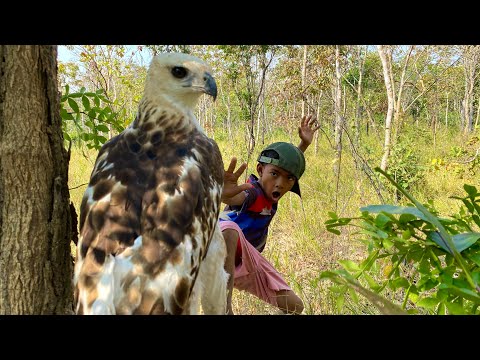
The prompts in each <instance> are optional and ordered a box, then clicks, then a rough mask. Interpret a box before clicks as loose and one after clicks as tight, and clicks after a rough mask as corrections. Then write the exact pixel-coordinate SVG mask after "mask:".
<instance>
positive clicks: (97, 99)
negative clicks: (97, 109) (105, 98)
mask: <svg viewBox="0 0 480 360" xmlns="http://www.w3.org/2000/svg"><path fill="white" fill-rule="evenodd" d="M93 102H94V103H95V106H100V99H99V97H98V96H95V97H94V98H93Z"/></svg>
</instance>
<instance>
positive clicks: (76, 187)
mask: <svg viewBox="0 0 480 360" xmlns="http://www.w3.org/2000/svg"><path fill="white" fill-rule="evenodd" d="M85 185H88V183H85V184H81V185H78V186H75V187H72V188H69V189H68V190H69V191H70V190H74V189H78V188H79V187H81V186H85Z"/></svg>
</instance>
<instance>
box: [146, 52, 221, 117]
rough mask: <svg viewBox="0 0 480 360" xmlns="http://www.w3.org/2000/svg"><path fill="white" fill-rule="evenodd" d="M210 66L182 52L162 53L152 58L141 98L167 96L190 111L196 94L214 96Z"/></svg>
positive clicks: (153, 98)
mask: <svg viewBox="0 0 480 360" xmlns="http://www.w3.org/2000/svg"><path fill="white" fill-rule="evenodd" d="M211 72H212V70H211V68H210V66H208V65H207V64H206V63H205V62H204V61H203V60H200V59H198V58H196V57H195V56H192V55H188V54H182V53H163V54H160V55H157V56H155V57H154V58H153V59H152V62H151V64H150V68H149V70H148V73H147V79H146V82H145V95H144V96H145V97H146V98H148V99H150V100H153V101H155V99H156V98H158V97H163V98H165V97H167V98H168V101H170V102H173V103H175V104H176V105H177V106H181V107H183V108H188V109H190V110H193V109H194V107H195V105H196V104H197V101H198V99H199V98H200V95H202V94H203V93H206V94H208V95H211V96H213V99H214V100H215V99H216V97H217V84H216V83H215V79H214V78H213V77H212V75H211Z"/></svg>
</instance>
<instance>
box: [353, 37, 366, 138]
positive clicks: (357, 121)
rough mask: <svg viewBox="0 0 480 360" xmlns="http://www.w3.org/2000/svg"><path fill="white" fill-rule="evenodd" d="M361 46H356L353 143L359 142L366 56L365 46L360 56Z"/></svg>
mask: <svg viewBox="0 0 480 360" xmlns="http://www.w3.org/2000/svg"><path fill="white" fill-rule="evenodd" d="M362 49H363V48H362V47H361V46H359V47H358V72H359V75H358V84H357V109H356V110H357V111H356V112H355V144H356V145H358V144H359V143H360V124H361V117H362V82H363V72H364V70H365V59H366V58H367V47H365V55H364V56H363V57H362Z"/></svg>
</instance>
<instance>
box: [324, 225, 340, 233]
mask: <svg viewBox="0 0 480 360" xmlns="http://www.w3.org/2000/svg"><path fill="white" fill-rule="evenodd" d="M327 231H329V232H331V233H334V234H335V235H340V231H339V230H337V229H335V228H333V227H328V226H327Z"/></svg>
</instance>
